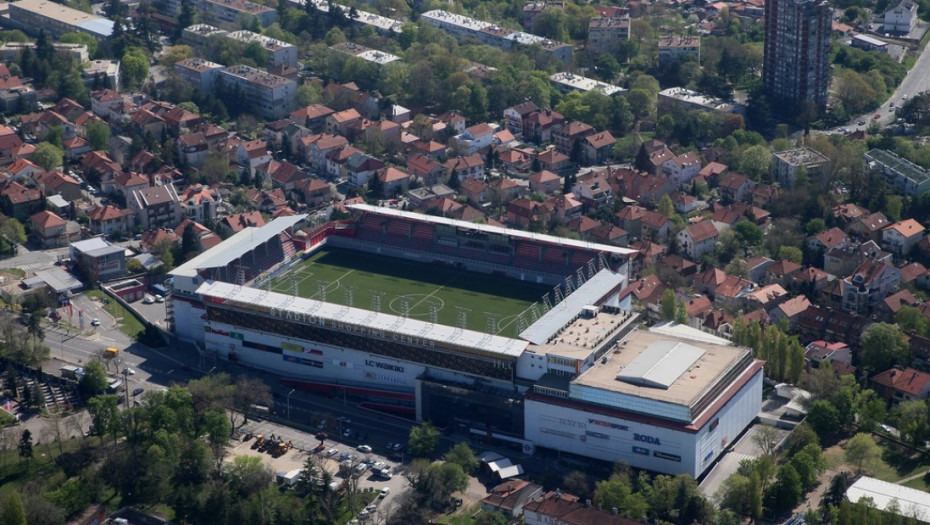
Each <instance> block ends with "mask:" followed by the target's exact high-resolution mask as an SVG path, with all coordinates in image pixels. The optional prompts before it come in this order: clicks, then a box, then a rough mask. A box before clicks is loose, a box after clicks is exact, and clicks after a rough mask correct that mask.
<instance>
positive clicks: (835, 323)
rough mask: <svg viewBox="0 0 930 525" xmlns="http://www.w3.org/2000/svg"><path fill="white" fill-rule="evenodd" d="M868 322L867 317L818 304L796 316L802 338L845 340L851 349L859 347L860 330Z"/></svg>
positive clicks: (809, 339)
mask: <svg viewBox="0 0 930 525" xmlns="http://www.w3.org/2000/svg"><path fill="white" fill-rule="evenodd" d="M869 324H871V322H870V321H869V319H868V318H867V317H864V316H861V315H855V314H850V313H847V312H843V311H841V310H834V309H829V308H822V307H819V306H811V307H810V308H808V309H807V310H805V311H804V312H803V313H801V315H800V317H799V318H798V330H799V332H800V334H801V338H802V340H808V341H812V340H816V339H823V340H826V341H846V343H848V344H849V346H850V347H851V348H852V350H853V351H857V350H858V349H859V348H860V347H861V339H862V332H864V331H865V329H866V328H867V327H868V326H869Z"/></svg>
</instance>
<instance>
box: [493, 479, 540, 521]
mask: <svg viewBox="0 0 930 525" xmlns="http://www.w3.org/2000/svg"><path fill="white" fill-rule="evenodd" d="M542 490H543V488H542V486H540V485H537V484H535V483H531V482H529V481H524V480H522V479H511V480H507V481H504V482H503V483H501V484H499V485H497V486H496V487H494V488H492V489H491V491H490V492H489V493H488V495H487V496H485V498H484V499H482V500H481V507H482V508H483V509H484V510H486V511H491V512H493V511H497V512H503V513H506V514H508V515H509V516H510V517H513V518H519V517H520V516H522V515H523V506H524V505H525V504H526V503H527V502H528V501H530V500H531V499H533V498H535V497H536V496H538V495H539V494H540V493H541V492H542Z"/></svg>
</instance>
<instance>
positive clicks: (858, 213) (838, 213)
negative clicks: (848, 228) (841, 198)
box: [831, 202, 869, 224]
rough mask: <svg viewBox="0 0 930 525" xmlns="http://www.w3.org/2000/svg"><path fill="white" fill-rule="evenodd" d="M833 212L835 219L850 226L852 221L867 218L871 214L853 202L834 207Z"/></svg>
mask: <svg viewBox="0 0 930 525" xmlns="http://www.w3.org/2000/svg"><path fill="white" fill-rule="evenodd" d="M831 212H832V213H833V218H834V219H837V220H838V221H840V222H842V223H843V224H849V223H851V222H852V221H854V220H857V219H860V218H862V217H865V216H867V215H868V214H869V210H867V209H865V208H863V207H862V206H859V205H858V204H855V203H852V202H845V203H843V204H838V205H836V206H834V207H833V210H831Z"/></svg>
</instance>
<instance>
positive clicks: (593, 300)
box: [520, 270, 626, 345]
mask: <svg viewBox="0 0 930 525" xmlns="http://www.w3.org/2000/svg"><path fill="white" fill-rule="evenodd" d="M625 279H626V276H625V275H623V274H622V273H614V272H612V271H610V270H601V271H599V272H597V273H596V274H595V275H594V277H592V278H590V279H588V280H587V282H585V283H584V284H583V285H581V287H580V288H577V289H576V290H575V291H574V292H573V293H572V294H571V295H569V296H568V297H566V298H565V299H564V300H563V301H562V302H561V303H559V304H556V305H553V306H552V308H550V309H549V311H548V312H546V313H545V314H544V315H543V316H542V317H540V318H539V320H538V321H536V322H535V323H533V324H532V325H530V327H529V328H527V329H526V330H524V331H523V332H521V333H520V337H522V338H523V339H526V340H527V341H529V342H531V343H533V344H537V345H544V344H546V342H548V341H549V339H550V338H551V337H552V336H554V335H555V334H556V333H557V332H558V331H559V330H561V329H562V328H563V327H565V325H567V324H568V323H570V322H572V319H574V318H575V317H576V316H577V315H578V314H579V313H581V309H582V308H584V307H585V306H589V305H595V304H597V303H598V302H599V301H600V300H601V299H602V298H603V297H604V294H605V293H607V292H609V291H610V290H611V289H613V288H616V287H618V286H620V285H622V284H623V283H624V281H625Z"/></svg>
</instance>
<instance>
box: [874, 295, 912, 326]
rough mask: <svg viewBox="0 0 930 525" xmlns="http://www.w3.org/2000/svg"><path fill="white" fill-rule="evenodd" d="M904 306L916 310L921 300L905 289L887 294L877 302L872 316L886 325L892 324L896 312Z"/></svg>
mask: <svg viewBox="0 0 930 525" xmlns="http://www.w3.org/2000/svg"><path fill="white" fill-rule="evenodd" d="M904 306H911V307H918V308H919V307H920V306H921V300H920V299H918V298H917V297H916V296H915V295H914V294H912V293H911V291H910V290H908V289H906V288H905V289H904V290H898V291H897V292H895V293H893V294H889V295H888V296H887V297H885V298H884V299H882V300H881V301H879V303H878V304H876V305H875V310H874V314H875V316H876V317H877V318H878V319H882V320H884V321H885V322H888V323H894V322H895V319H896V318H897V315H898V312H899V311H900V310H901V308H902V307H904Z"/></svg>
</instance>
